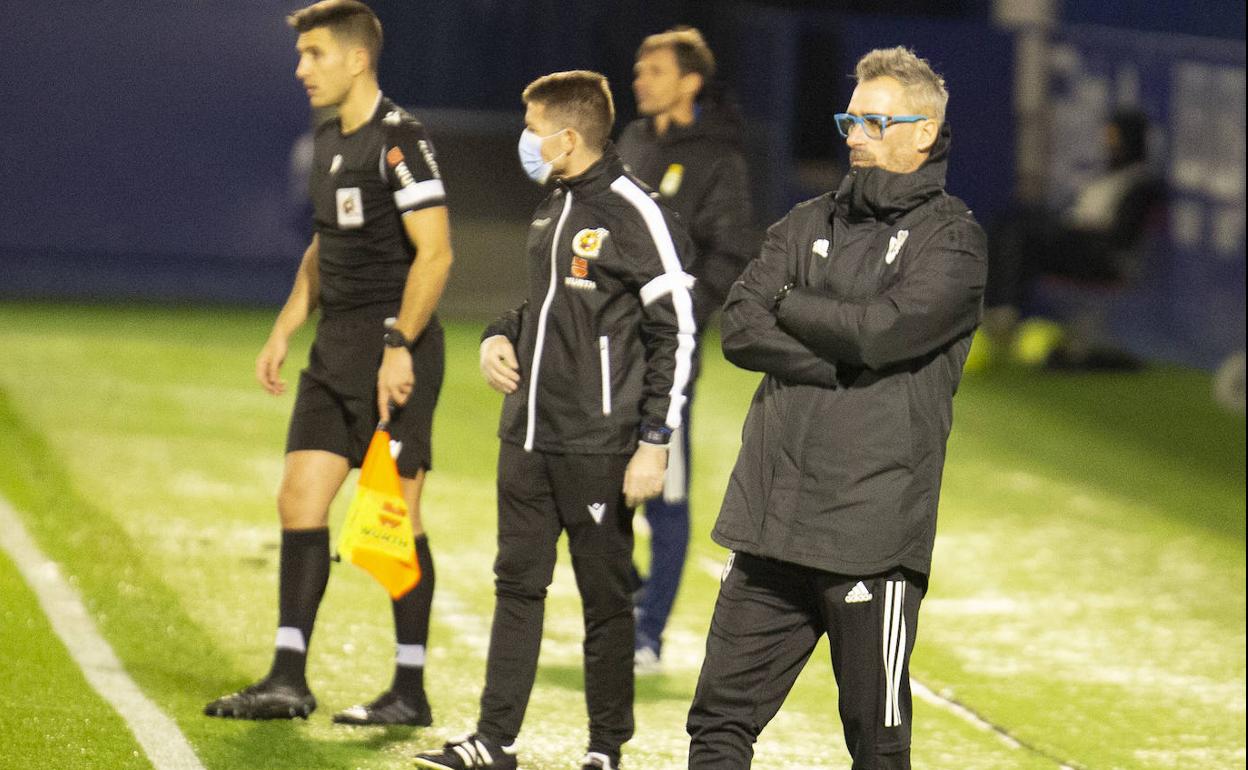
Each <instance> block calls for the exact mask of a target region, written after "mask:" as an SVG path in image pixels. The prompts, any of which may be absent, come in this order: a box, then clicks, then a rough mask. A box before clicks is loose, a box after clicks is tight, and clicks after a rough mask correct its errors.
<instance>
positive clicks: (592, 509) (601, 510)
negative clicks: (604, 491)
mask: <svg viewBox="0 0 1248 770" xmlns="http://www.w3.org/2000/svg"><path fill="white" fill-rule="evenodd" d="M585 507H586V508H587V509H589V515H590V516H593V517H594V523H595V524H601V523H602V517H603V516H605V515H606V514H607V504H606V503H590V504H589V505H587V506H585Z"/></svg>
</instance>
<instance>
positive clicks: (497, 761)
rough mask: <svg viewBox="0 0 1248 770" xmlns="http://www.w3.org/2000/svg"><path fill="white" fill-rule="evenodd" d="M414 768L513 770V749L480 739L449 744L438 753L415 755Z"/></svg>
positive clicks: (475, 736) (478, 737)
mask: <svg viewBox="0 0 1248 770" xmlns="http://www.w3.org/2000/svg"><path fill="white" fill-rule="evenodd" d="M416 766H417V767H423V768H427V770H474V769H475V768H489V770H516V747H515V744H512V745H511V746H499V745H498V744H497V743H494V742H493V741H491V740H488V739H486V738H482V737H481V736H480V735H469V736H468V737H467V738H464V739H463V740H459V741H449V742H447V744H446V745H445V746H443V747H442V748H441V749H440V750H439V751H423V752H421V753H420V754H417V755H416Z"/></svg>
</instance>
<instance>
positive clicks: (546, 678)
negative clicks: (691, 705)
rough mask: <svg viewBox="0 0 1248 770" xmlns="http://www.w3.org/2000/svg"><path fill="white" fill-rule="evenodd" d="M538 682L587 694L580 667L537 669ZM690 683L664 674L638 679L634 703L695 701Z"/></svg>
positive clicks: (583, 675) (544, 667)
mask: <svg viewBox="0 0 1248 770" xmlns="http://www.w3.org/2000/svg"><path fill="white" fill-rule="evenodd" d="M537 681H538V682H540V683H541V684H543V685H547V686H550V687H557V688H559V689H562V690H568V691H570V692H577V693H583V692H585V674H584V672H583V671H582V669H581V667H580V666H547V665H543V666H540V667H539V668H538V669H537ZM690 686H691V685H690V683H688V682H684V681H682V680H679V679H677V678H674V677H668V676H664V675H663V674H653V675H650V676H643V677H637V679H636V684H635V686H634V692H635V695H634V701H635V702H637V703H658V702H662V701H683V702H685V703H688V702H690V701H691V700H693V691H692V690H691V689H690Z"/></svg>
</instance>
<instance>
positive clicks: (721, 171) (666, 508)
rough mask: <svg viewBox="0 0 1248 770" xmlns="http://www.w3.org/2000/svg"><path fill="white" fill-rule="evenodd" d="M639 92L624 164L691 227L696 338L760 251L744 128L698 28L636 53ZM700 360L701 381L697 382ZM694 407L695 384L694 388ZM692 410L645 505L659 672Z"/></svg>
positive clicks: (680, 539)
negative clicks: (714, 81)
mask: <svg viewBox="0 0 1248 770" xmlns="http://www.w3.org/2000/svg"><path fill="white" fill-rule="evenodd" d="M633 72H634V78H633V93H634V94H635V95H636V97H637V109H638V111H639V112H640V113H641V114H642V115H643V117H641V118H639V119H637V120H635V121H633V122H632V123H630V124H629V125H628V127H627V128H625V129H624V132H623V133H622V134H621V135H620V141H619V152H620V157H621V158H623V159H624V162H625V163H626V164H627V165H628V169H629V171H630V172H631V173H633V174H636V175H637V178H639V179H641V180H642V181H643V182H645V183H646V184H647V185H649V186H650V187H651V189H653V190H655V191H657V192H658V194H659V196H660V199H661V200H662V201H663V202H664V203H665V204H667V205H669V206H671V207H672V208H673V209H675V211H676V213H678V214H679V215H680V217H681V219H682V221H684V223H685V224H686V225H687V226H688V228H689V234H690V236H691V237H692V238H693V243H694V247H695V253H694V254H692V255H690V258H689V260H688V262H687V266H686V270H687V271H688V272H689V273H690V274H691V275H693V276H694V277H695V278H696V279H697V282H696V283H695V284H694V286H693V307H694V316H695V317H696V319H697V323H698V331H699V333H700V332H701V331H702V330H703V329H704V328H705V327H706V322H707V321H708V320H709V318H710V316H711V314H712V313H713V312H714V311H715V310H718V309H719V308H720V307H721V306H722V305H723V304H724V298H725V297H727V295H728V288H729V287H730V286H732V282H733V281H735V280H736V279H737V276H739V275H740V274H741V271H742V270H744V269H745V265H746V263H747V262H749V261H750V257H752V256H753V255H754V253H755V251H754V245H755V242H756V241H755V234H754V230H753V227H752V226H751V213H750V191H749V181H748V178H747V173H746V163H745V156H744V148H743V143H742V138H741V125H740V121H739V119H738V118H737V116H736V115H735V114H734V113H733V111H732V110H730V109H729V108H728V106H727V105H726V104H722V103H721V100H719V99H716V98H714V97H713V96H712V95H711V94H708V93H707V91H708V86H709V85H710V81H711V78H712V77H713V76H714V74H715V56H714V55H713V54H712V53H711V49H710V48H709V47H708V46H707V45H706V41H705V40H703V39H702V35H701V33H699V32H698V30H696V29H693V28H691V27H677V28H675V29H671V30H668V31H667V32H662V33H659V34H657V35H651V36H649V37H647V38H646V39H645V40H644V41H643V42H642V44H641V47H640V48H639V49H638V51H637V63H636V65H635V66H634V68H633ZM697 363H698V361H697V358H695V359H694V370H695V371H694V376H695V378H696V376H697V368H698V367H697ZM689 396H690V402H692V398H693V393H692V386H691V388H690V393H689ZM689 412H690V407H689V404H686V406H685V414H684V420H683V422H682V425H681V428H680V430H678V431H677V432H676V434H675V435H674V436H673V438H672V451H671V457H669V459H668V465H667V480H666V483H665V484H664V488H663V494H662V495H661V496H659V497H656V498H654V499H653V500H650V501H649V502H647V503H646V509H645V512H646V521H647V523H649V525H650V533H651V534H650V575H649V577H648V578H647V579H646V583H645V587H644V590H642V591H640V592H638V597H637V599H638V601H637V639H636V643H635V645H634V646H635V652H634V660H635V665H636V670H637V672H638V673H650V672H654V671H657V670H658V664H659V656H660V654H661V652H662V634H663V629H664V628H665V627H666V626H667V619H668V616H669V615H670V614H671V611H672V604H673V603H674V602H675V600H676V592H677V589H678V588H679V587H680V576H681V572H682V571H683V570H684V566H685V556H686V554H687V552H688V550H689V471H690V467H691V457H690V453H689V431H690V424H689Z"/></svg>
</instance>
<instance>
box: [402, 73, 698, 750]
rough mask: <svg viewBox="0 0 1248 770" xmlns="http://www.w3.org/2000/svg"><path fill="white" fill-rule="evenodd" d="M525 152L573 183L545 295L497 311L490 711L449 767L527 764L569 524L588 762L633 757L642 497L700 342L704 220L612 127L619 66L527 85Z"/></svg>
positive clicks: (530, 165) (492, 359)
mask: <svg viewBox="0 0 1248 770" xmlns="http://www.w3.org/2000/svg"><path fill="white" fill-rule="evenodd" d="M523 98H524V102H525V105H526V107H527V110H526V112H525V126H526V130H525V131H524V133H523V134H522V137H521V139H520V146H519V150H520V159H521V163H522V164H523V166H524V169H525V171H526V172H527V173H528V175H529V176H530V177H531V178H532V179H533V181H535V182H537V183H538V184H546V183H547V182H548V181H552V180H553V181H555V182H556V185H555V186H554V189H553V190H552V191H551V193H550V195H548V196H547V197H546V200H545V201H543V202H542V204H541V205H540V206H539V207H538V209H537V211H536V212H535V213H534V218H533V223H532V227H531V228H530V230H529V237H528V268H529V269H528V273H529V285H528V289H529V291H528V301H527V302H526V303H524V304H523V305H521V306H520V307H519V308H517V309H515V310H513V311H511V312H509V313H506V314H505V315H503V317H502V318H500V319H499V320H498V321H496V322H495V323H494V324H492V325H491V326H490V327H489V328H488V329H486V331H485V334H484V335H483V336H482V343H481V372H482V374H483V375H484V376H485V379H486V381H487V382H488V383H489V384H490V386H491V387H493V388H494V389H495V390H498V391H500V392H502V393H505V394H506V398H505V399H504V401H503V413H502V417H501V419H500V421H499V438H500V439H501V440H502V442H501V446H500V448H499V456H498V556H497V558H496V559H495V562H494V574H495V581H494V586H495V591H494V593H495V597H496V599H495V606H494V624H493V627H492V629H491V631H490V650H489V655H488V657H487V659H486V674H485V691H484V693H482V695H481V711H480V717H479V719H478V722H477V729H476V732H475V733H474V734H473V735H470V736H468V737H467V738H464V739H463V740H459V741H453V742H451V743H448V744H447V745H446V746H444V747H443V748H442V749H441V750H435V751H429V752H425V753H422V754H420V755H418V756H417V758H416V765H417V767H423V768H431V769H432V770H448V769H449V770H465V769H466V768H490V769H491V770H514V768H515V767H516V766H517V759H516V749H515V745H514V741H515V740H516V737H517V735H518V734H519V732H520V726H521V723H522V722H523V720H524V713H525V710H526V708H527V707H528V702H529V695H530V693H531V691H532V689H533V682H534V678H535V676H536V673H537V662H538V653H539V651H540V648H541V641H542V619H543V616H544V613H545V600H546V589H547V587H548V586H549V585H550V582H551V578H552V577H553V572H554V568H555V559H556V554H557V550H556V546H557V544H558V542H559V537H560V535H561V534H562V533H563V532H564V531H566V532H567V533H568V550H569V551H570V552H571V554H572V569H573V571H574V572H575V573H576V585H577V588H578V590H579V591H580V594H581V600H582V604H583V610H584V620H585V701H586V706H587V710H588V712H589V747H588V752H587V753H586V755H585V758H584V759H583V761H582V768H584V770H617V768H618V767H619V766H620V765H619V761H620V749H621V747H622V746H623V745H624V743H625V742H626V741H628V740H629V739H630V738H631V737H632V734H633V611H632V610H633V608H632V591H633V589H634V588H635V581H634V576H633V572H632V552H633V529H632V516H633V507H634V506H636V505H637V504H638V503H641V502H643V501H645V500H646V499H648V498H651V497H653V496H655V495H657V494H658V493H659V491H660V490H661V489H662V487H663V475H664V471H665V469H666V465H667V451H668V444H669V442H670V439H671V435H672V431H673V430H675V429H677V428H679V427H680V419H681V411H682V407H683V406H684V402H685V387H686V385H687V384H688V382H689V375H690V370H691V365H692V356H693V352H694V331H695V326H694V318H693V301H692V298H691V296H690V291H689V288H690V286H691V284H692V283H693V279H692V277H691V276H689V275H688V274H686V273H685V272H684V268H683V266H682V263H681V257H682V256H683V255H684V254H685V253H687V251H688V249H689V237H688V235H687V234H686V233H685V231H684V230H683V228H682V227H681V226H680V225H679V224H677V222H676V218H675V216H674V215H673V214H672V212H670V211H667V210H665V209H664V208H663V206H662V205H661V204H659V203H656V202H655V201H654V200H652V199H651V198H650V196H649V195H648V194H647V192H646V190H645V188H644V187H642V186H641V184H640V183H639V182H637V181H636V180H635V179H634V178H633V177H631V176H629V175H628V174H627V173H625V171H624V166H623V164H622V163H621V161H620V159H619V156H617V155H616V153H615V150H614V149H613V148H612V147H611V146H610V144H609V143H608V142H607V137H608V136H609V135H610V132H611V124H612V121H613V119H614V115H615V110H614V106H613V103H612V99H611V91H610V89H609V87H608V85H607V79H606V78H605V77H603V76H602V75H600V74H598V73H595V72H587V71H573V72H558V73H554V74H552V75H547V76H545V77H541V78H538V79H537V80H535V81H534V82H532V83H531V84H529V86H528V87H527V88H526V89H525V90H524V95H523Z"/></svg>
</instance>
